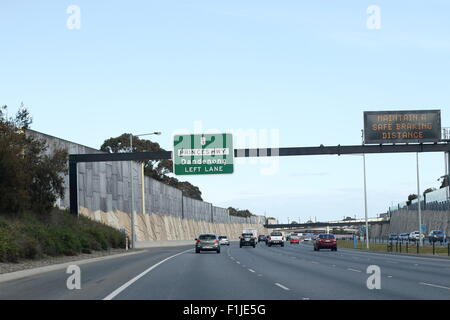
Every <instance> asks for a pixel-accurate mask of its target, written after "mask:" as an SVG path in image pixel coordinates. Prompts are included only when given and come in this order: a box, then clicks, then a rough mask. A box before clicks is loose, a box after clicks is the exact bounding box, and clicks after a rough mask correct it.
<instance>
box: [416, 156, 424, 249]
mask: <svg viewBox="0 0 450 320" xmlns="http://www.w3.org/2000/svg"><path fill="white" fill-rule="evenodd" d="M416 165H417V200H418V207H417V212H418V215H419V244H420V246H422V245H423V241H422V208H421V206H420V198H421V197H420V179H419V153H418V152H417V153H416Z"/></svg>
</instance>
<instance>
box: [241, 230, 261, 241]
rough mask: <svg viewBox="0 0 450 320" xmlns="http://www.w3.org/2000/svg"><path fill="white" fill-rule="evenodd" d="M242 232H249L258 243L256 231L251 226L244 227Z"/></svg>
mask: <svg viewBox="0 0 450 320" xmlns="http://www.w3.org/2000/svg"><path fill="white" fill-rule="evenodd" d="M242 233H251V234H252V235H253V238H255V243H258V231H257V230H256V229H253V228H245V229H244V230H242Z"/></svg>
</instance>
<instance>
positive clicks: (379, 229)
mask: <svg viewBox="0 0 450 320" xmlns="http://www.w3.org/2000/svg"><path fill="white" fill-rule="evenodd" d="M422 224H423V225H425V226H426V227H427V229H426V230H425V231H424V234H426V235H428V233H429V232H430V231H431V230H442V231H444V232H445V233H446V234H447V235H450V211H432V210H423V211H422ZM418 230H419V217H418V212H417V210H398V211H395V212H393V213H392V214H391V219H390V222H389V224H383V225H373V226H371V227H370V236H371V237H387V236H388V235H389V234H390V233H395V234H399V233H410V232H413V231H418Z"/></svg>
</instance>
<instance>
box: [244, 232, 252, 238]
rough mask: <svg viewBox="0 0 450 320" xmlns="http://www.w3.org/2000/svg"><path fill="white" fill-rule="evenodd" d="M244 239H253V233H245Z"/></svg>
mask: <svg viewBox="0 0 450 320" xmlns="http://www.w3.org/2000/svg"><path fill="white" fill-rule="evenodd" d="M242 235H243V236H244V237H253V234H252V233H243V234H242Z"/></svg>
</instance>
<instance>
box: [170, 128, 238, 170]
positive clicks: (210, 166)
mask: <svg viewBox="0 0 450 320" xmlns="http://www.w3.org/2000/svg"><path fill="white" fill-rule="evenodd" d="M173 145H174V152H173V157H174V158H173V165H174V173H175V174H176V175H193V174H226V173H233V157H234V149H233V136H232V135H231V134H226V133H221V134H191V135H176V136H175V137H174V143H173Z"/></svg>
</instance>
